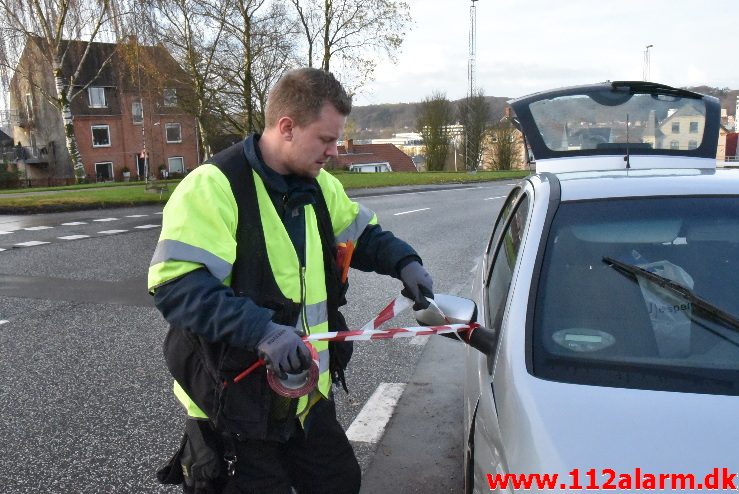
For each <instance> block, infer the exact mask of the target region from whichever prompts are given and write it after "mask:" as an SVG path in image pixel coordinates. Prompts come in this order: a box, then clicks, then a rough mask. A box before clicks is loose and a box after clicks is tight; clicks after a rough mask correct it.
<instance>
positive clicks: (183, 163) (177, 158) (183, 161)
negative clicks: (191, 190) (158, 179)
mask: <svg viewBox="0 0 739 494" xmlns="http://www.w3.org/2000/svg"><path fill="white" fill-rule="evenodd" d="M172 160H180V162H181V163H182V170H179V171H176V172H173V171H172ZM167 172H169V173H185V158H184V157H182V156H170V157H169V158H167Z"/></svg>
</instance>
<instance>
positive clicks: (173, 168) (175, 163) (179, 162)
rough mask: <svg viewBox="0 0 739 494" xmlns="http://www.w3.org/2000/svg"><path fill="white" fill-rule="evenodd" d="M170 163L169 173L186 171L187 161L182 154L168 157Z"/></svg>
mask: <svg viewBox="0 0 739 494" xmlns="http://www.w3.org/2000/svg"><path fill="white" fill-rule="evenodd" d="M167 161H168V164H169V173H185V161H184V160H183V159H182V157H181V156H178V157H175V158H168V159H167Z"/></svg>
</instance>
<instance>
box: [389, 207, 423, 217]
mask: <svg viewBox="0 0 739 494" xmlns="http://www.w3.org/2000/svg"><path fill="white" fill-rule="evenodd" d="M429 209H431V208H422V209H414V210H412V211H403V212H402V213H395V214H394V215H393V216H400V215H401V214H410V213H417V212H419V211H427V210H429Z"/></svg>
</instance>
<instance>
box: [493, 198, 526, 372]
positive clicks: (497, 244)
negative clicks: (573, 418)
mask: <svg viewBox="0 0 739 494" xmlns="http://www.w3.org/2000/svg"><path fill="white" fill-rule="evenodd" d="M519 192H520V194H518V196H517V198H516V199H515V204H514V205H513V207H512V208H511V210H510V211H509V212H508V215H507V217H506V218H505V220H504V221H503V222H502V223H500V224H502V225H503V226H502V228H501V230H500V231H501V232H502V233H501V235H500V236H499V237H498V239H497V241H496V242H495V247H494V249H493V250H492V251H493V254H492V256H491V257H490V262H489V264H488V265H487V266H486V274H485V281H484V283H483V293H484V294H485V296H484V299H483V300H481V303H484V304H485V324H486V326H487V327H489V328H490V329H492V330H493V332H494V333H495V342H494V344H493V347H494V350H493V351H492V352H491V354H490V355H488V356H487V357H486V360H487V371H488V374H490V375H492V374H493V370H494V362H495V360H496V356H497V353H498V343H499V341H500V337H501V333H502V329H503V321H504V320H505V317H506V312H507V311H508V303H509V302H508V299H509V298H510V295H511V288H512V287H513V285H514V282H515V279H516V270H517V269H518V265H519V262H520V259H521V255H520V253H521V252H522V247H523V243H524V241H525V239H526V236H527V234H528V231H529V227H530V224H531V213H532V212H533V210H534V194H533V190H531V191H527V190H525V189H524V187H520V189H519ZM524 201H527V202H528V204H526V218H525V220H524V222H523V227H522V228H521V232H520V233H521V235H520V238H519V248H518V250H517V251H516V259H515V262H514V264H513V267H512V268H511V281H510V283H509V284H508V291H507V292H506V293H505V296H504V297H503V298H502V299H501V303H502V305H500V306H499V307H500V309H501V311H502V312H501V319H500V320H501V324H500V327H499V328H495V327H493V326H492V323H493V322H494V321H492V317H494V314H493V311H492V310H491V307H490V305H489V300H490V299H489V293H490V292H489V289H490V283H491V281H492V278H493V270H494V269H495V264H496V262H497V260H498V256H499V255H500V254H501V248H502V247H503V243H504V239H505V236H506V234H507V233H508V232H509V230H510V227H511V223H512V221H513V218H514V217H515V216H516V215H517V214H518V212H519V210H520V209H521V207H522V205H523V203H524ZM511 202H513V201H511ZM509 204H510V203H507V204H506V205H509ZM497 313H498V312H497V310H496V311H495V314H497Z"/></svg>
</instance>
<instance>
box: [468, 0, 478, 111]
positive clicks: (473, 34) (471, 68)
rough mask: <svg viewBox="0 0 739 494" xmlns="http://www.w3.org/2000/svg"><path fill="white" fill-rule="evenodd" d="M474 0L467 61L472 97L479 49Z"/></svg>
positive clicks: (471, 10) (469, 94) (473, 1)
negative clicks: (476, 53)
mask: <svg viewBox="0 0 739 494" xmlns="http://www.w3.org/2000/svg"><path fill="white" fill-rule="evenodd" d="M477 1H478V0H472V5H470V39H469V61H468V62H467V83H468V85H469V87H468V93H467V96H469V97H470V98H471V97H472V96H474V95H475V52H476V51H477V9H476V8H475V2H477Z"/></svg>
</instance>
